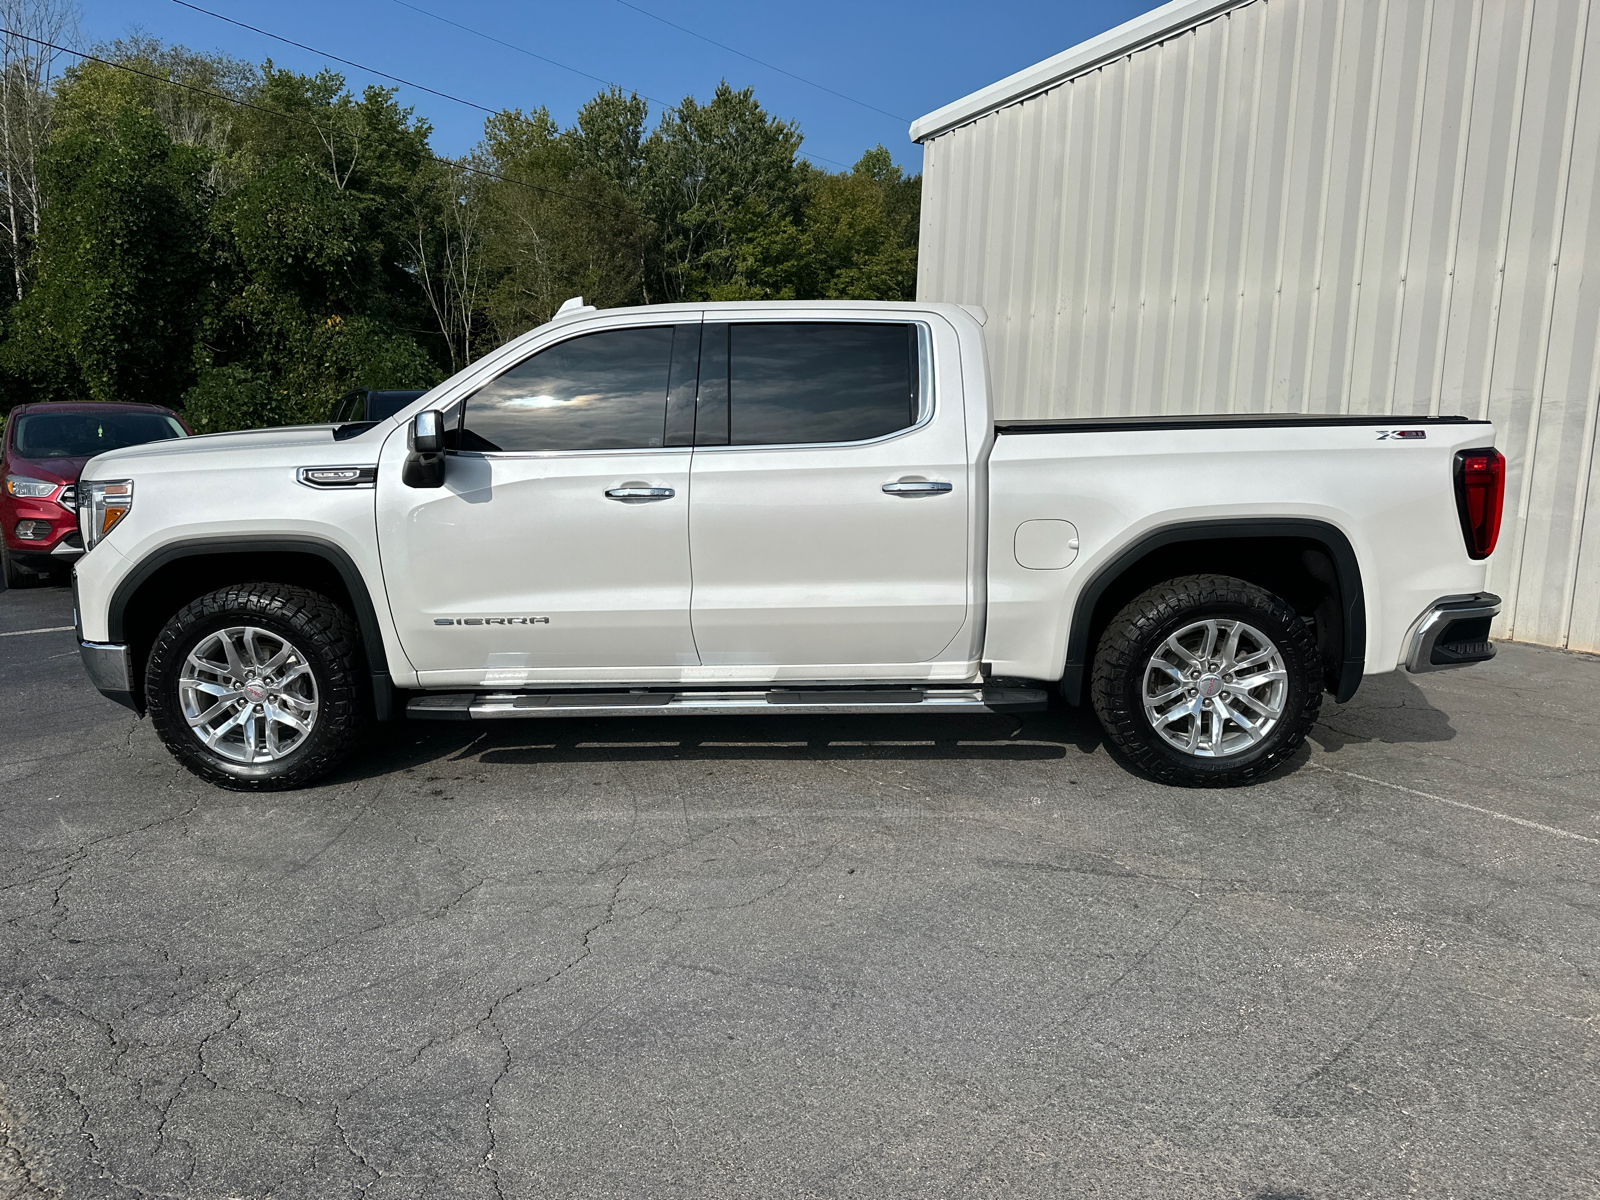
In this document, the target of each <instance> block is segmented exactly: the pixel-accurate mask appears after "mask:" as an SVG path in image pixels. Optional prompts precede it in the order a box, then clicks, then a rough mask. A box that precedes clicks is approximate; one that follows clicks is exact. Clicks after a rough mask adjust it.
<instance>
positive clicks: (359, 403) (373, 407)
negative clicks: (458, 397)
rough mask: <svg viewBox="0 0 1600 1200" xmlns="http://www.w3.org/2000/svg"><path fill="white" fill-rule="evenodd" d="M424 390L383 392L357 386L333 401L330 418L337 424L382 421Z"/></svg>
mask: <svg viewBox="0 0 1600 1200" xmlns="http://www.w3.org/2000/svg"><path fill="white" fill-rule="evenodd" d="M421 395H423V393H422V392H420V391H416V392H381V391H379V390H378V389H377V388H356V389H355V390H354V391H349V392H346V393H345V394H344V395H342V396H340V397H339V398H338V399H337V400H335V401H334V402H333V410H332V411H331V412H330V413H329V414H328V420H329V421H331V422H333V423H334V424H336V425H344V424H347V423H348V422H351V421H382V420H383V419H384V418H386V417H392V416H394V415H395V413H397V412H399V411H400V410H401V409H402V408H404V407H405V406H406V405H408V404H410V403H411V402H412V401H413V400H415V399H416V398H417V397H418V396H421Z"/></svg>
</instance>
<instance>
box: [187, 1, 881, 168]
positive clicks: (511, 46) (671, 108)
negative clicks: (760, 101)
mask: <svg viewBox="0 0 1600 1200" xmlns="http://www.w3.org/2000/svg"><path fill="white" fill-rule="evenodd" d="M184 2H185V0H174V3H178V4H183V3H184ZM394 2H395V3H396V4H398V5H399V6H400V7H401V8H409V9H410V10H411V11H412V12H414V13H421V14H422V15H423V16H425V17H431V18H433V19H434V20H435V21H439V22H441V23H442V24H445V25H450V26H453V27H454V28H456V29H459V30H461V31H462V32H463V33H470V34H472V35H473V36H474V37H480V38H482V39H483V40H484V41H486V42H493V43H494V44H495V45H497V46H504V47H505V48H506V49H507V50H515V51H516V52H517V53H518V54H526V55H527V56H528V57H529V58H536V59H538V60H539V61H540V62H542V63H549V64H550V65H551V66H552V67H559V68H561V70H563V71H571V72H572V73H573V74H574V75H582V76H583V77H584V78H585V79H592V80H594V81H595V82H596V83H603V84H605V85H606V86H607V87H614V88H617V89H618V90H619V91H620V90H621V88H622V85H621V84H620V83H616V82H615V81H613V80H610V79H602V78H601V77H600V76H598V75H591V74H589V72H588V71H581V70H579V69H578V68H577V67H569V66H568V65H567V64H566V63H564V62H557V61H556V60H555V59H553V58H548V57H546V56H545V55H543V54H535V53H534V52H533V51H532V50H529V49H527V48H526V47H524V46H518V45H516V44H515V43H513V42H508V41H505V40H503V39H501V38H497V37H495V36H494V35H493V34H492V33H484V32H483V30H481V29H474V28H472V26H470V25H463V24H462V23H461V22H460V21H452V20H451V19H450V18H449V17H441V16H440V15H439V14H438V13H435V12H429V11H428V10H427V9H425V8H419V7H418V6H417V5H415V4H411V3H408V0H394ZM186 7H188V8H193V7H194V5H192V4H188V5H186ZM200 11H201V12H204V11H205V10H204V9H201V10H200ZM639 11H640V12H644V10H643V9H640V10H639ZM645 15H646V16H650V15H651V14H649V13H645ZM223 19H224V20H227V18H226V17H224V18H223ZM657 19H658V20H659V19H660V18H657ZM237 23H238V22H235V24H237ZM667 23H668V24H669V25H670V24H671V22H670V21H669V22H667ZM246 28H249V26H246ZM685 32H692V31H688V30H686V31H685ZM268 36H269V37H270V36H272V35H271V34H268ZM695 36H696V37H699V36H700V35H699V34H695ZM293 44H295V45H298V44H299V43H293ZM713 44H719V43H713ZM724 48H726V47H724ZM318 53H320V52H318ZM734 53H735V54H737V53H739V52H738V51H737V50H735V51H734ZM329 57H330V58H331V57H332V55H329ZM745 57H749V56H748V55H746V56H745ZM340 61H343V60H340ZM751 61H753V62H755V61H759V60H757V59H752V60H751ZM761 65H762V66H766V65H767V64H765V63H762V64H761ZM779 69H780V68H777V67H774V68H773V70H779ZM784 74H788V72H787V71H785V72H784ZM387 78H390V79H392V78H394V76H392V75H391V76H387ZM795 78H797V79H798V78H799V76H798V75H797V76H795ZM801 82H803V83H804V82H808V81H806V80H801ZM815 86H819V87H820V86H821V85H820V84H818V85H815ZM628 90H629V91H630V92H633V94H634V95H636V96H644V98H645V99H646V100H648V101H650V103H652V104H654V105H657V106H659V107H660V109H661V110H662V111H663V112H678V111H680V110H679V106H678V105H676V104H668V103H667V102H666V101H665V100H658V99H656V97H654V96H648V95H645V93H643V92H640V91H636V90H635V89H633V88H629V89H628ZM823 90H824V91H826V90H827V89H826V88H824V89H823ZM835 95H838V93H835ZM849 98H850V97H848V96H846V97H845V99H846V100H848V99H849ZM868 107H869V108H870V107H871V105H868ZM878 111H879V112H882V111H883V110H882V109H879V110H878ZM885 115H886V116H891V117H893V116H894V114H893V113H886V114H885ZM904 119H905V118H903V117H895V120H897V121H898V120H904ZM801 153H802V154H804V155H805V157H807V158H815V159H820V160H821V161H823V162H825V163H832V164H833V165H834V166H836V167H842V168H843V169H844V170H846V171H848V170H851V169H852V168H851V167H850V165H849V164H848V163H842V162H840V161H839V160H838V159H836V158H829V157H827V156H826V155H824V154H813V153H812V152H811V151H809V150H802V151H801Z"/></svg>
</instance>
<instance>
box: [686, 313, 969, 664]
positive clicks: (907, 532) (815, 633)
mask: <svg viewBox="0 0 1600 1200" xmlns="http://www.w3.org/2000/svg"><path fill="white" fill-rule="evenodd" d="M703 328H704V333H703V337H702V353H701V372H700V389H699V402H698V405H697V418H696V432H695V453H694V464H693V468H692V473H691V489H692V492H693V500H692V503H691V505H690V514H689V540H690V547H691V553H690V559H691V563H692V567H693V572H694V598H693V627H694V638H695V644H696V647H697V649H698V651H699V655H700V659H701V662H702V663H703V664H704V665H705V666H707V667H713V668H715V667H723V668H737V667H756V668H767V667H772V668H782V667H787V666H794V667H806V668H810V669H811V671H810V672H809V673H811V674H814V675H815V676H816V677H818V678H828V677H834V676H839V677H860V676H863V675H870V674H873V673H874V672H873V668H875V667H892V666H903V665H905V664H915V663H927V662H932V661H935V660H938V659H940V658H941V656H943V655H944V654H945V653H946V651H947V650H948V649H949V648H950V647H951V646H952V643H953V642H954V641H955V639H956V638H957V635H958V633H960V632H961V630H962V627H963V625H964V624H965V622H966V619H967V614H968V595H969V588H968V570H969V563H968V559H969V554H968V538H969V530H968V496H967V490H968V487H969V472H968V454H967V443H966V432H965V423H964V420H963V415H962V413H961V410H960V397H959V393H958V392H954V393H953V394H952V397H951V400H952V403H951V404H950V405H949V406H948V407H947V408H946V409H945V410H944V411H941V409H940V407H939V404H938V403H937V397H935V396H934V395H933V389H932V387H931V386H930V365H931V341H932V339H931V336H930V331H929V329H928V327H927V326H925V325H924V324H922V323H920V322H917V321H879V320H858V321H840V320H837V319H833V320H822V321H818V320H787V321H785V320H767V321H733V322H727V323H724V322H707V323H706V325H705V326H704V327H703ZM735 673H737V672H735ZM757 673H758V674H760V673H763V672H761V671H758V672H757ZM888 673H889V674H891V675H894V674H900V675H903V674H905V673H906V672H904V671H889V672H888Z"/></svg>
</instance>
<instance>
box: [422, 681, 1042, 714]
mask: <svg viewBox="0 0 1600 1200" xmlns="http://www.w3.org/2000/svg"><path fill="white" fill-rule="evenodd" d="M1048 702H1049V696H1048V693H1046V692H1045V691H1044V690H1043V689H1042V688H1012V687H1005V688H998V687H996V688H977V687H911V688H897V689H893V690H882V689H876V690H867V689H860V690H851V689H849V688H834V689H825V688H793V689H768V690H762V691H754V690H746V691H661V692H651V691H634V692H434V693H430V694H426V695H422V696H416V697H414V698H413V699H412V700H411V701H410V703H408V704H407V705H406V716H408V717H415V718H417V719H418V720H424V721H488V720H496V719H501V718H520V717H622V716H628V717H713V716H722V715H749V714H762V715H766V716H799V715H805V716H815V715H817V714H819V713H880V714H881V713H932V712H941V713H949V712H954V713H975V712H1007V713H1017V712H1043V711H1044V709H1045V708H1046V707H1047V705H1048Z"/></svg>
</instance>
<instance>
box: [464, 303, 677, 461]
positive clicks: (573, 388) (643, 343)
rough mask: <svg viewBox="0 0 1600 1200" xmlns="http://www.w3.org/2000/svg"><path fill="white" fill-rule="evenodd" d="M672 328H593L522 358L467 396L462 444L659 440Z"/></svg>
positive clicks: (619, 446)
mask: <svg viewBox="0 0 1600 1200" xmlns="http://www.w3.org/2000/svg"><path fill="white" fill-rule="evenodd" d="M671 367H672V327H671V326H665V327H658V328H649V329H611V330H607V331H605V332H604V333H590V334H585V335H583V336H582V337H575V338H572V339H570V340H568V341H565V342H560V343H558V344H556V345H554V346H551V347H550V348H549V349H547V350H541V351H540V352H539V353H538V354H535V355H534V356H533V357H532V358H525V359H523V360H522V361H521V362H520V363H518V364H517V365H516V366H514V367H512V368H511V369H510V370H509V371H507V372H506V373H505V374H504V375H502V376H500V377H499V378H498V379H496V380H495V381H494V382H493V383H490V384H487V385H486V386H484V387H482V388H480V389H479V390H478V391H476V392H474V393H473V394H472V395H471V396H469V397H468V398H467V407H466V421H465V425H464V428H463V430H462V435H461V446H462V449H464V450H627V449H636V448H639V447H644V446H659V445H661V444H662V438H663V436H664V433H665V429H666V421H667V377H668V374H669V372H670V370H671Z"/></svg>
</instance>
